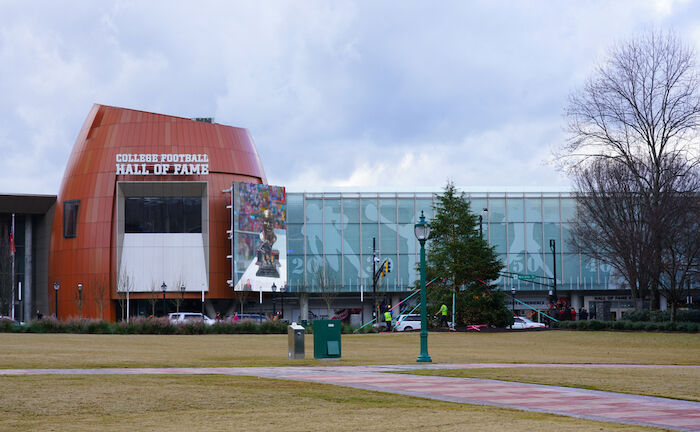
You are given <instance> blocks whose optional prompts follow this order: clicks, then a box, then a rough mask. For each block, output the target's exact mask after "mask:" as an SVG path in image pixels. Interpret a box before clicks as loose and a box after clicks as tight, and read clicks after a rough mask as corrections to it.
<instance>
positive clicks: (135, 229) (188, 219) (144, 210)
mask: <svg viewBox="0 0 700 432" xmlns="http://www.w3.org/2000/svg"><path fill="white" fill-rule="evenodd" d="M124 204H125V205H124V219H125V221H124V231H125V232H126V233H201V232H202V198H199V197H187V198H184V197H144V198H141V197H139V198H136V197H132V198H125V199H124Z"/></svg>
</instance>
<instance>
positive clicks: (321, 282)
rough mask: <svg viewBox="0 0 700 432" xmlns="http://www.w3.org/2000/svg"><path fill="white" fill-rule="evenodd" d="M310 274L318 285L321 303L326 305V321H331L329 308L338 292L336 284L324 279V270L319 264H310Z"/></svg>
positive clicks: (331, 315)
mask: <svg viewBox="0 0 700 432" xmlns="http://www.w3.org/2000/svg"><path fill="white" fill-rule="evenodd" d="M311 274H312V278H313V280H314V282H315V283H317V284H318V289H319V293H320V295H321V298H322V299H323V302H324V303H326V310H327V313H328V319H331V318H332V317H333V314H331V306H332V305H333V300H335V298H336V297H337V296H338V292H339V289H338V283H337V282H336V281H334V280H331V281H329V280H328V278H327V277H326V269H325V267H324V266H323V265H322V264H321V263H320V262H315V263H312V264H311Z"/></svg>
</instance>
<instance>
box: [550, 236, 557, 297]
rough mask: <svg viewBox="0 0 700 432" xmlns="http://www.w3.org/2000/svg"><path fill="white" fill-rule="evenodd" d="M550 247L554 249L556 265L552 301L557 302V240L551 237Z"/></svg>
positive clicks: (553, 259)
mask: <svg viewBox="0 0 700 432" xmlns="http://www.w3.org/2000/svg"><path fill="white" fill-rule="evenodd" d="M549 248H550V249H551V250H552V261H553V263H552V264H553V265H554V285H553V288H554V290H553V293H552V303H554V304H556V302H557V241H556V240H554V239H549Z"/></svg>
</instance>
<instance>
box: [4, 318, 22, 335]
mask: <svg viewBox="0 0 700 432" xmlns="http://www.w3.org/2000/svg"><path fill="white" fill-rule="evenodd" d="M17 327H18V326H17V324H16V323H15V322H14V321H12V320H9V319H0V333H14V332H17V331H18V328H17Z"/></svg>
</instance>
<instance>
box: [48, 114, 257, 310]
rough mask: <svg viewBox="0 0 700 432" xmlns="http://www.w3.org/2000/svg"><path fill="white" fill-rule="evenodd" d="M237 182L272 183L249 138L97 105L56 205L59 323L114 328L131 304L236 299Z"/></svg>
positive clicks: (53, 263) (53, 247) (52, 271)
mask: <svg viewBox="0 0 700 432" xmlns="http://www.w3.org/2000/svg"><path fill="white" fill-rule="evenodd" d="M232 182H248V183H265V182H266V179H265V172H264V170H263V167H262V163H261V161H260V158H259V156H258V154H257V151H256V149H255V145H254V144H253V141H252V139H251V136H250V134H249V133H248V131H247V130H245V129H241V128H236V127H231V126H224V125H220V124H215V123H208V122H203V121H196V120H191V119H187V118H180V117H173V116H167V115H161V114H153V113H147V112H142V111H136V110H131V109H124V108H116V107H110V106H104V105H95V106H93V108H92V110H91V111H90V113H89V115H88V116H87V119H86V120H85V123H84V124H83V127H82V129H81V130H80V133H79V134H78V138H77V140H76V142H75V145H74V146H73V151H72V153H71V155H70V159H69V161H68V164H67V166H66V170H65V173H64V176H63V181H62V182H61V186H60V189H59V192H58V197H57V201H56V205H55V211H54V217H53V226H52V230H51V237H50V247H49V267H48V282H49V285H50V287H49V290H48V291H49V298H48V299H47V300H48V304H47V306H49V309H50V310H51V313H56V309H57V310H58V311H57V315H58V317H59V318H66V317H71V316H82V317H92V318H98V317H103V318H104V319H109V320H115V319H117V318H118V316H117V314H118V310H119V309H120V308H121V307H123V305H124V304H125V301H126V297H127V294H128V296H129V300H130V301H131V302H132V304H134V302H135V303H136V304H141V308H142V309H143V308H147V306H146V305H147V304H149V303H154V300H155V299H156V298H157V300H158V302H157V304H158V306H157V310H158V313H160V310H161V309H160V307H161V305H160V301H161V300H162V297H165V298H166V299H168V303H170V300H172V299H175V300H177V299H179V300H180V301H181V302H183V304H186V303H187V302H188V301H191V302H195V301H196V302H197V304H199V303H201V302H202V299H205V300H206V299H226V298H231V297H232V291H231V288H230V286H229V285H228V283H227V280H229V279H230V278H231V263H230V260H229V259H227V256H228V255H230V249H231V246H230V240H229V236H227V231H228V230H229V229H230V221H231V218H230V211H229V210H228V208H229V207H228V205H229V204H230V200H231V195H230V192H226V190H227V189H229V188H230V187H231V184H232ZM129 215H131V216H129ZM154 221H155V222H154ZM54 284H56V285H55V288H57V289H51V288H52V286H53V285H54ZM51 297H53V298H51ZM139 300H142V301H140V302H139ZM143 300H148V301H147V302H145V301H143ZM142 312H143V313H146V312H147V311H142Z"/></svg>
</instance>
